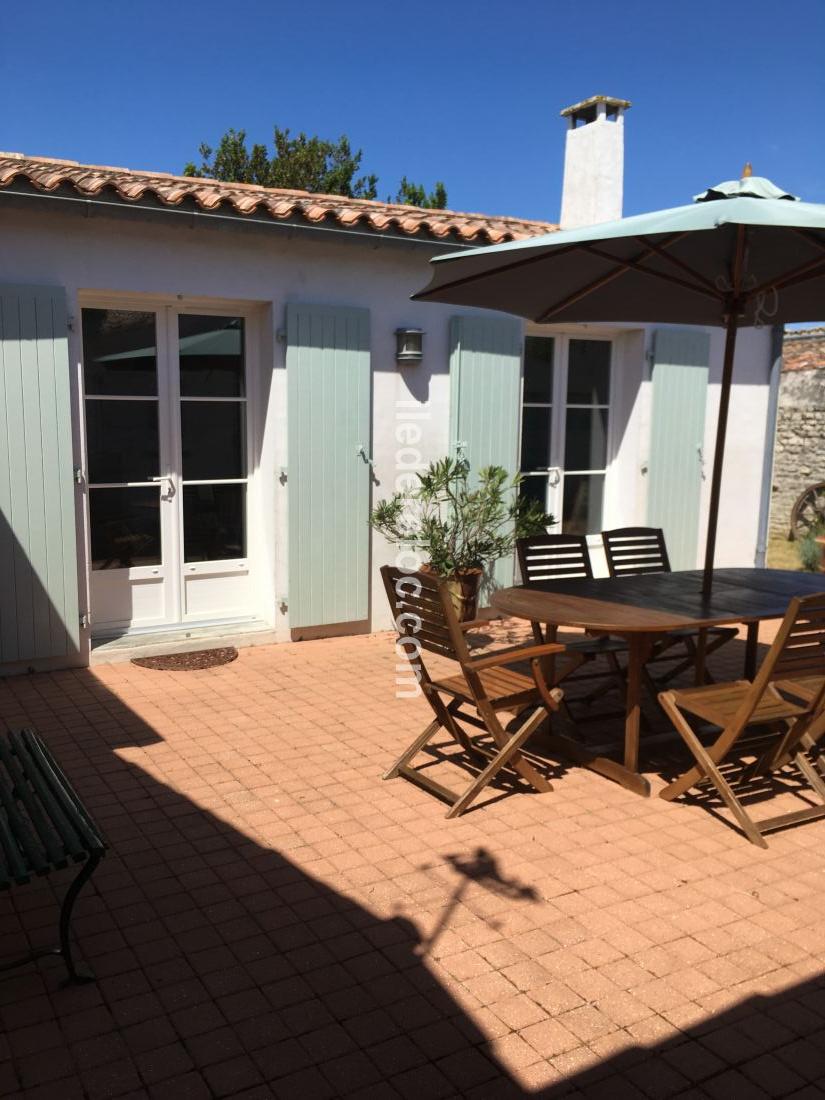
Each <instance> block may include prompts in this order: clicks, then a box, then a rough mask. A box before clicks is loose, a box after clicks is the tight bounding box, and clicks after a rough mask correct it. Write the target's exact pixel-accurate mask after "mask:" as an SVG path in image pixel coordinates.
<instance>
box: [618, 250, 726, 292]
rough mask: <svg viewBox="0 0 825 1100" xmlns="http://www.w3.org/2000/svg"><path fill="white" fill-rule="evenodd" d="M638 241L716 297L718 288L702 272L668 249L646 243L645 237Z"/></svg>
mask: <svg viewBox="0 0 825 1100" xmlns="http://www.w3.org/2000/svg"><path fill="white" fill-rule="evenodd" d="M636 240H637V241H638V242H639V244H646V245H647V247H648V248H649V249H651V251H653V252H655V253H656V255H657V256H659V257H660V258H661V259H663V260H667V262H668V263H669V264H673V265H674V266H675V267H678V268H679V269H680V270H682V271H684V272H685V273H686V274H687V275H691V276H692V277H693V278H694V279H696V280H697V281H698V282H700V283H701V284H702V285H703V286H705V287H707V289H708V290H711V291H713V293H714V295H716V293H717V288H716V287H715V286H714V284H713V283H712V282H711V280H710V279H708V278H706V277H705V276H704V275H703V274H702V273H701V272H699V271H696V269H695V268H692V267H691V266H690V264H686V263H685V261H684V260H680V259H679V258H678V257H677V256H671V254H670V253H669V252H668V251H667V249H665V248H660V247H659V246H658V245H657V244H654V243H653V242H652V241H646V240H645V238H644V237H636Z"/></svg>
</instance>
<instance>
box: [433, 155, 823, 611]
mask: <svg viewBox="0 0 825 1100" xmlns="http://www.w3.org/2000/svg"><path fill="white" fill-rule="evenodd" d="M431 263H432V264H433V272H432V279H431V282H430V284H429V286H427V287H426V288H425V289H424V290H421V291H419V293H417V294H415V295H413V297H414V298H415V299H418V300H421V301H429V302H451V303H453V304H455V305H467V306H478V307H482V308H484V309H497V310H502V311H504V312H505V313H515V314H517V315H519V316H521V317H526V318H528V319H529V320H531V321H537V322H539V323H553V322H585V321H591V322H598V321H639V322H646V323H650V322H668V323H674V324H688V325H720V326H723V327H724V328H725V354H724V361H723V367H722V384H721V392H720V397H719V419H718V422H717V429H716V446H715V450H714V458H713V475H712V479H711V492H710V507H709V513H708V534H707V544H706V548H705V567H704V576H703V591H704V593H705V595H706V596H708V595H710V592H711V589H712V586H713V561H714V555H715V550H716V528H717V523H718V518H719V493H720V487H721V482H722V462H723V458H724V453H725V433H726V431H727V422H728V407H729V404H730V390H731V381H732V376H733V358H734V351H735V348H736V333H737V330H738V329H739V328H740V327H742V326H745V325H760V324H777V323H780V322H782V323H787V322H790V321H809V320H811V319H816V318H818V317H821V315H822V312H823V305H825V205H819V204H814V203H806V202H800V201H799V200H798V199H797V198H796V197H795V196H794V195H790V194H788V193H787V192H785V191H782V190H781V189H780V188H778V187H776V186H775V185H774V184H773V183H771V181H770V180H767V179H763V178H761V177H757V176H753V175H752V174H751V173H750V166H749V165H747V166H746V168H745V172H744V174H743V177H742V179H740V180H729V181H727V182H725V183H720V184H719V185H718V186H717V187H711V188H709V189H708V190H707V191H704V192H703V193H702V194H701V195H697V196H696V197H695V199H694V202H693V203H692V204H690V205H687V206H677V207H674V208H673V209H670V210H659V211H656V212H655V213H650V214H639V215H638V216H636V217H632V218H622V219H620V220H619V221H613V222H604V223H603V224H601V225H591V226H586V227H583V228H579V229H570V230H563V231H561V232H556V233H548V234H546V235H544V236H541V237H534V238H531V239H530V240H526V241H515V242H512V243H510V244H503V245H495V246H493V247H491V248H477V249H473V250H472V251H471V252H464V253H461V254H459V255H457V256H452V255H451V256H444V257H441V256H439V257H437V258H435V259H433V260H432V261H431Z"/></svg>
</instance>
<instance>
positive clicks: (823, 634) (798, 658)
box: [765, 593, 825, 680]
mask: <svg viewBox="0 0 825 1100" xmlns="http://www.w3.org/2000/svg"><path fill="white" fill-rule="evenodd" d="M791 616H793V617H792V618H791ZM779 643H781V644H779ZM774 646H776V647H777V652H776V654H775V655H774V658H773V663H772V665H771V667H770V671H769V679H770V680H795V679H799V678H800V677H802V676H823V677H825V593H822V594H819V593H817V594H815V595H813V596H807V597H805V598H804V599H797V600H794V601H793V603H792V604H791V607H790V608H789V609H788V613H787V615H786V616H785V619H784V620H783V623H782V627H781V628H780V630H779V632H778V633H777V637H776V642H774ZM772 651H773V647H771V653H772ZM771 653H769V654H768V656H767V657H766V658H765V661H766V662H767V661H768V660H769V659H770V658H771Z"/></svg>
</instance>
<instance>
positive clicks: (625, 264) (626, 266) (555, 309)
mask: <svg viewBox="0 0 825 1100" xmlns="http://www.w3.org/2000/svg"><path fill="white" fill-rule="evenodd" d="M684 236H685V234H684V233H674V234H673V235H672V236H671V237H670V238H669V239H668V240H666V241H665V242H664V244H665V247H667V246H669V245H671V244H675V243H676V241H678V240H681V238H682V237H684ZM579 247H581V248H586V247H587V246H586V245H580V246H579ZM650 251H651V250H650V248H649V247H647V248H646V249H645V251H644V252H641V253H639V255H638V256H636V257H635V259H634V260H633V261H627V260H619V259H618V258H617V257H616V256H611V255H610V254H609V253H603V255H605V256H607V258H608V259H610V260H613V261H614V262H615V263H617V264H618V265H619V266H618V267H614V268H613V270H612V271H608V272H606V273H605V274H604V275H600V276H599V278H598V279H594V280H593V281H592V282H591V283H588V284H587V286H584V287H582V288H581V290H577V291H576V292H575V293H573V294H569V295H568V296H567V297H566V298H564V299H562V301H560V302H557V303H556V304H555V305H554V306H551V307H550V309H546V310H545V311H544V312H543V313H542V314H540V316H538V317H537V318H536V321H537V322H538V323H539V324H542V323H543V322H545V321H548V320H549V319H550V318H551V317H552V316H554V314H556V313H561V311H562V310H563V309H567V307H568V306H572V305H574V304H575V303H576V302H578V301H580V300H581V299H582V298H586V297H587V295H588V294H592V293H593V291H594V290H600V289H601V288H602V287H603V286H606V285H607V284H608V283H612V282H613V280H614V279H618V278H619V276H620V275H624V274H625V273H626V272H627V271H630V270H631V269H632V268H633V267H634V266H638V264H639V261H641V260H644V259H646V258H647V256H648V255H649V254H650ZM639 270H640V271H642V272H643V274H645V275H652V276H654V277H656V278H666V279H668V280H669V281H670V280H672V278H673V276H670V275H668V276H662V275H661V274H660V273H659V272H656V271H651V270H650V269H649V268H639ZM679 281H680V282H683V280H681V279H680V280H679ZM690 289H691V290H694V291H696V292H697V293H699V294H709V293H710V292H709V291H706V290H705V289H704V288H703V287H694V286H692V287H690ZM713 297H714V299H716V300H717V301H718V300H719V299H718V297H717V295H716V294H714V295H713Z"/></svg>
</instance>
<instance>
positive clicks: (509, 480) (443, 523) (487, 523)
mask: <svg viewBox="0 0 825 1100" xmlns="http://www.w3.org/2000/svg"><path fill="white" fill-rule="evenodd" d="M417 477H418V484H417V485H416V486H415V487H414V488H413V489H411V490H409V491H408V492H405V493H395V494H394V495H393V496H392V497H390V498H389V500H382V501H381V502H380V503H379V504H378V505H377V506H376V508H375V510H374V511H373V513H372V515H371V516H370V523H371V524H372V526H373V527H374V528H375V530H376V531H380V532H381V534H382V535H383V536H384V538H386V539H387V540H388V541H389V542H391V543H393V544H395V545H401V546H408V547H410V548H411V549H415V550H418V551H420V552H421V553H422V554H423V555H425V560H426V562H427V563H428V564H429V565H430V566H431V567H432V568H433V569H434V570H435V572H436V573H438V574H439V575H440V576H442V577H451V576H455V575H456V574H457V573H461V572H463V571H465V570H468V569H479V568H480V569H487V568H488V567H489V566H490V565H492V563H493V562H495V561H496V560H497V559H498V558H503V557H505V556H506V555H507V554H511V553H512V551H513V548H514V547H515V544H516V539H517V538H521V537H522V536H526V535H538V534H541V533H542V532H543V531H545V530H546V529H547V528H548V527H551V526H552V525H553V524H554V523H555V520H554V519H553V517H552V516H550V515H547V513H545V511H544V509H543V508H542V507H541V506H540V505H539V504H537V503H536V501H531V500H527V499H525V498H524V497H519V493H518V490H519V485H520V484H521V480H522V479H521V476H520V475H518V474H516V476H515V477H510V475H509V474H508V473H507V471H506V470H504V469H502V467H501V466H486V467H485V468H484V469H483V470H479V471H478V478H477V479H476V480H475V483H474V485H471V483H470V464H469V462H467V460H466V459H460V458H442V459H440V460H438V461H436V462H431V463H430V465H429V466H428V468H427V469H426V470H425V471H424V473H421V474H418V475H417Z"/></svg>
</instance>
